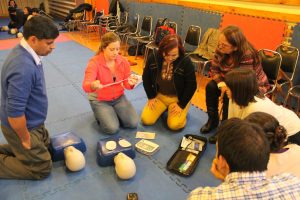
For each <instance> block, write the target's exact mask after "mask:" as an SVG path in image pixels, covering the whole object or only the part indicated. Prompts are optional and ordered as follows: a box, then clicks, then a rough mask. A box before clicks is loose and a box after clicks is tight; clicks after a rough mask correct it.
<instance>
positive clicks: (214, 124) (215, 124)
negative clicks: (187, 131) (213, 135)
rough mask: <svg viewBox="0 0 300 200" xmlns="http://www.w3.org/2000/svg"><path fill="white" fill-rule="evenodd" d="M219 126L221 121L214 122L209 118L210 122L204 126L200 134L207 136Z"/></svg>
mask: <svg viewBox="0 0 300 200" xmlns="http://www.w3.org/2000/svg"><path fill="white" fill-rule="evenodd" d="M218 125H219V120H214V119H212V118H208V121H207V122H206V124H204V125H203V126H202V127H201V129H200V132H201V133H202V134H206V133H209V132H210V131H212V130H213V129H215V128H217V127H218Z"/></svg>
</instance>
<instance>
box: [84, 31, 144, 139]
mask: <svg viewBox="0 0 300 200" xmlns="http://www.w3.org/2000/svg"><path fill="white" fill-rule="evenodd" d="M119 51H120V38H119V36H118V35H116V34H115V33H111V32H110V33H106V34H104V35H103V36H102V38H101V44H100V48H99V52H98V53H97V54H96V55H95V56H94V57H93V58H92V59H91V60H90V61H89V63H88V65H87V68H86V71H85V77H84V81H83V89H84V91H85V92H87V93H88V94H89V95H88V98H89V101H90V105H91V107H92V109H93V111H94V115H95V118H96V120H97V122H98V124H99V126H100V128H101V130H102V131H103V132H104V133H106V134H114V133H116V132H118V130H119V127H120V125H122V126H123V127H125V128H136V127H137V124H138V120H139V119H138V115H137V113H136V111H135V109H134V107H133V106H132V104H131V103H130V102H129V101H128V100H127V98H126V96H125V94H124V88H126V89H129V90H130V89H133V87H134V85H135V84H136V83H137V78H136V76H134V75H131V73H130V65H129V63H128V61H127V60H126V59H125V58H124V57H122V56H121V55H119Z"/></svg>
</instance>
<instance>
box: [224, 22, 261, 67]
mask: <svg viewBox="0 0 300 200" xmlns="http://www.w3.org/2000/svg"><path fill="white" fill-rule="evenodd" d="M222 34H223V35H224V36H225V38H226V40H227V41H228V42H229V44H231V45H232V46H233V47H236V48H237V50H236V51H233V52H232V54H231V55H232V58H233V63H234V66H235V67H238V66H239V64H240V62H241V59H242V58H243V56H244V55H245V54H246V52H248V51H250V53H251V55H252V56H253V57H252V59H253V61H254V62H253V64H254V66H256V65H257V64H258V63H259V57H258V54H257V50H256V49H255V48H254V47H253V45H252V44H251V43H250V42H248V40H247V39H246V37H245V35H244V34H243V32H242V30H241V29H240V28H239V27H237V26H227V27H226V28H225V29H223V31H222ZM227 57H228V56H227ZM227 57H226V56H225V57H224V59H223V60H222V61H221V64H222V65H224V64H225V62H226V58H227Z"/></svg>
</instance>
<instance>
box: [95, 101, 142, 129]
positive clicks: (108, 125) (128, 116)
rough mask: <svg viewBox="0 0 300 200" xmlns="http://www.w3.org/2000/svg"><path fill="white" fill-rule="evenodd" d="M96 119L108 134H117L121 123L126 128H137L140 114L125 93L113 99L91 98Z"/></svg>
mask: <svg viewBox="0 0 300 200" xmlns="http://www.w3.org/2000/svg"><path fill="white" fill-rule="evenodd" d="M90 104H91V107H92V109H93V111H94V115H95V118H96V120H97V121H98V122H99V126H100V128H101V130H102V131H103V132H104V133H106V134H115V133H117V132H118V131H119V127H120V124H121V125H122V126H123V127H125V128H136V127H137V124H138V120H139V118H138V115H137V113H136V111H135V109H134V107H133V106H132V104H131V103H130V102H129V101H128V100H127V98H126V97H125V95H122V96H121V97H119V98H118V99H115V100H113V101H99V100H90Z"/></svg>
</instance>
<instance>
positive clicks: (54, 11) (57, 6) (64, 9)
mask: <svg viewBox="0 0 300 200" xmlns="http://www.w3.org/2000/svg"><path fill="white" fill-rule="evenodd" d="M48 3H49V12H50V15H52V16H58V17H61V18H65V17H66V16H67V14H68V13H69V10H71V9H74V8H75V7H76V5H77V4H76V0H63V1H62V0H48Z"/></svg>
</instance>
